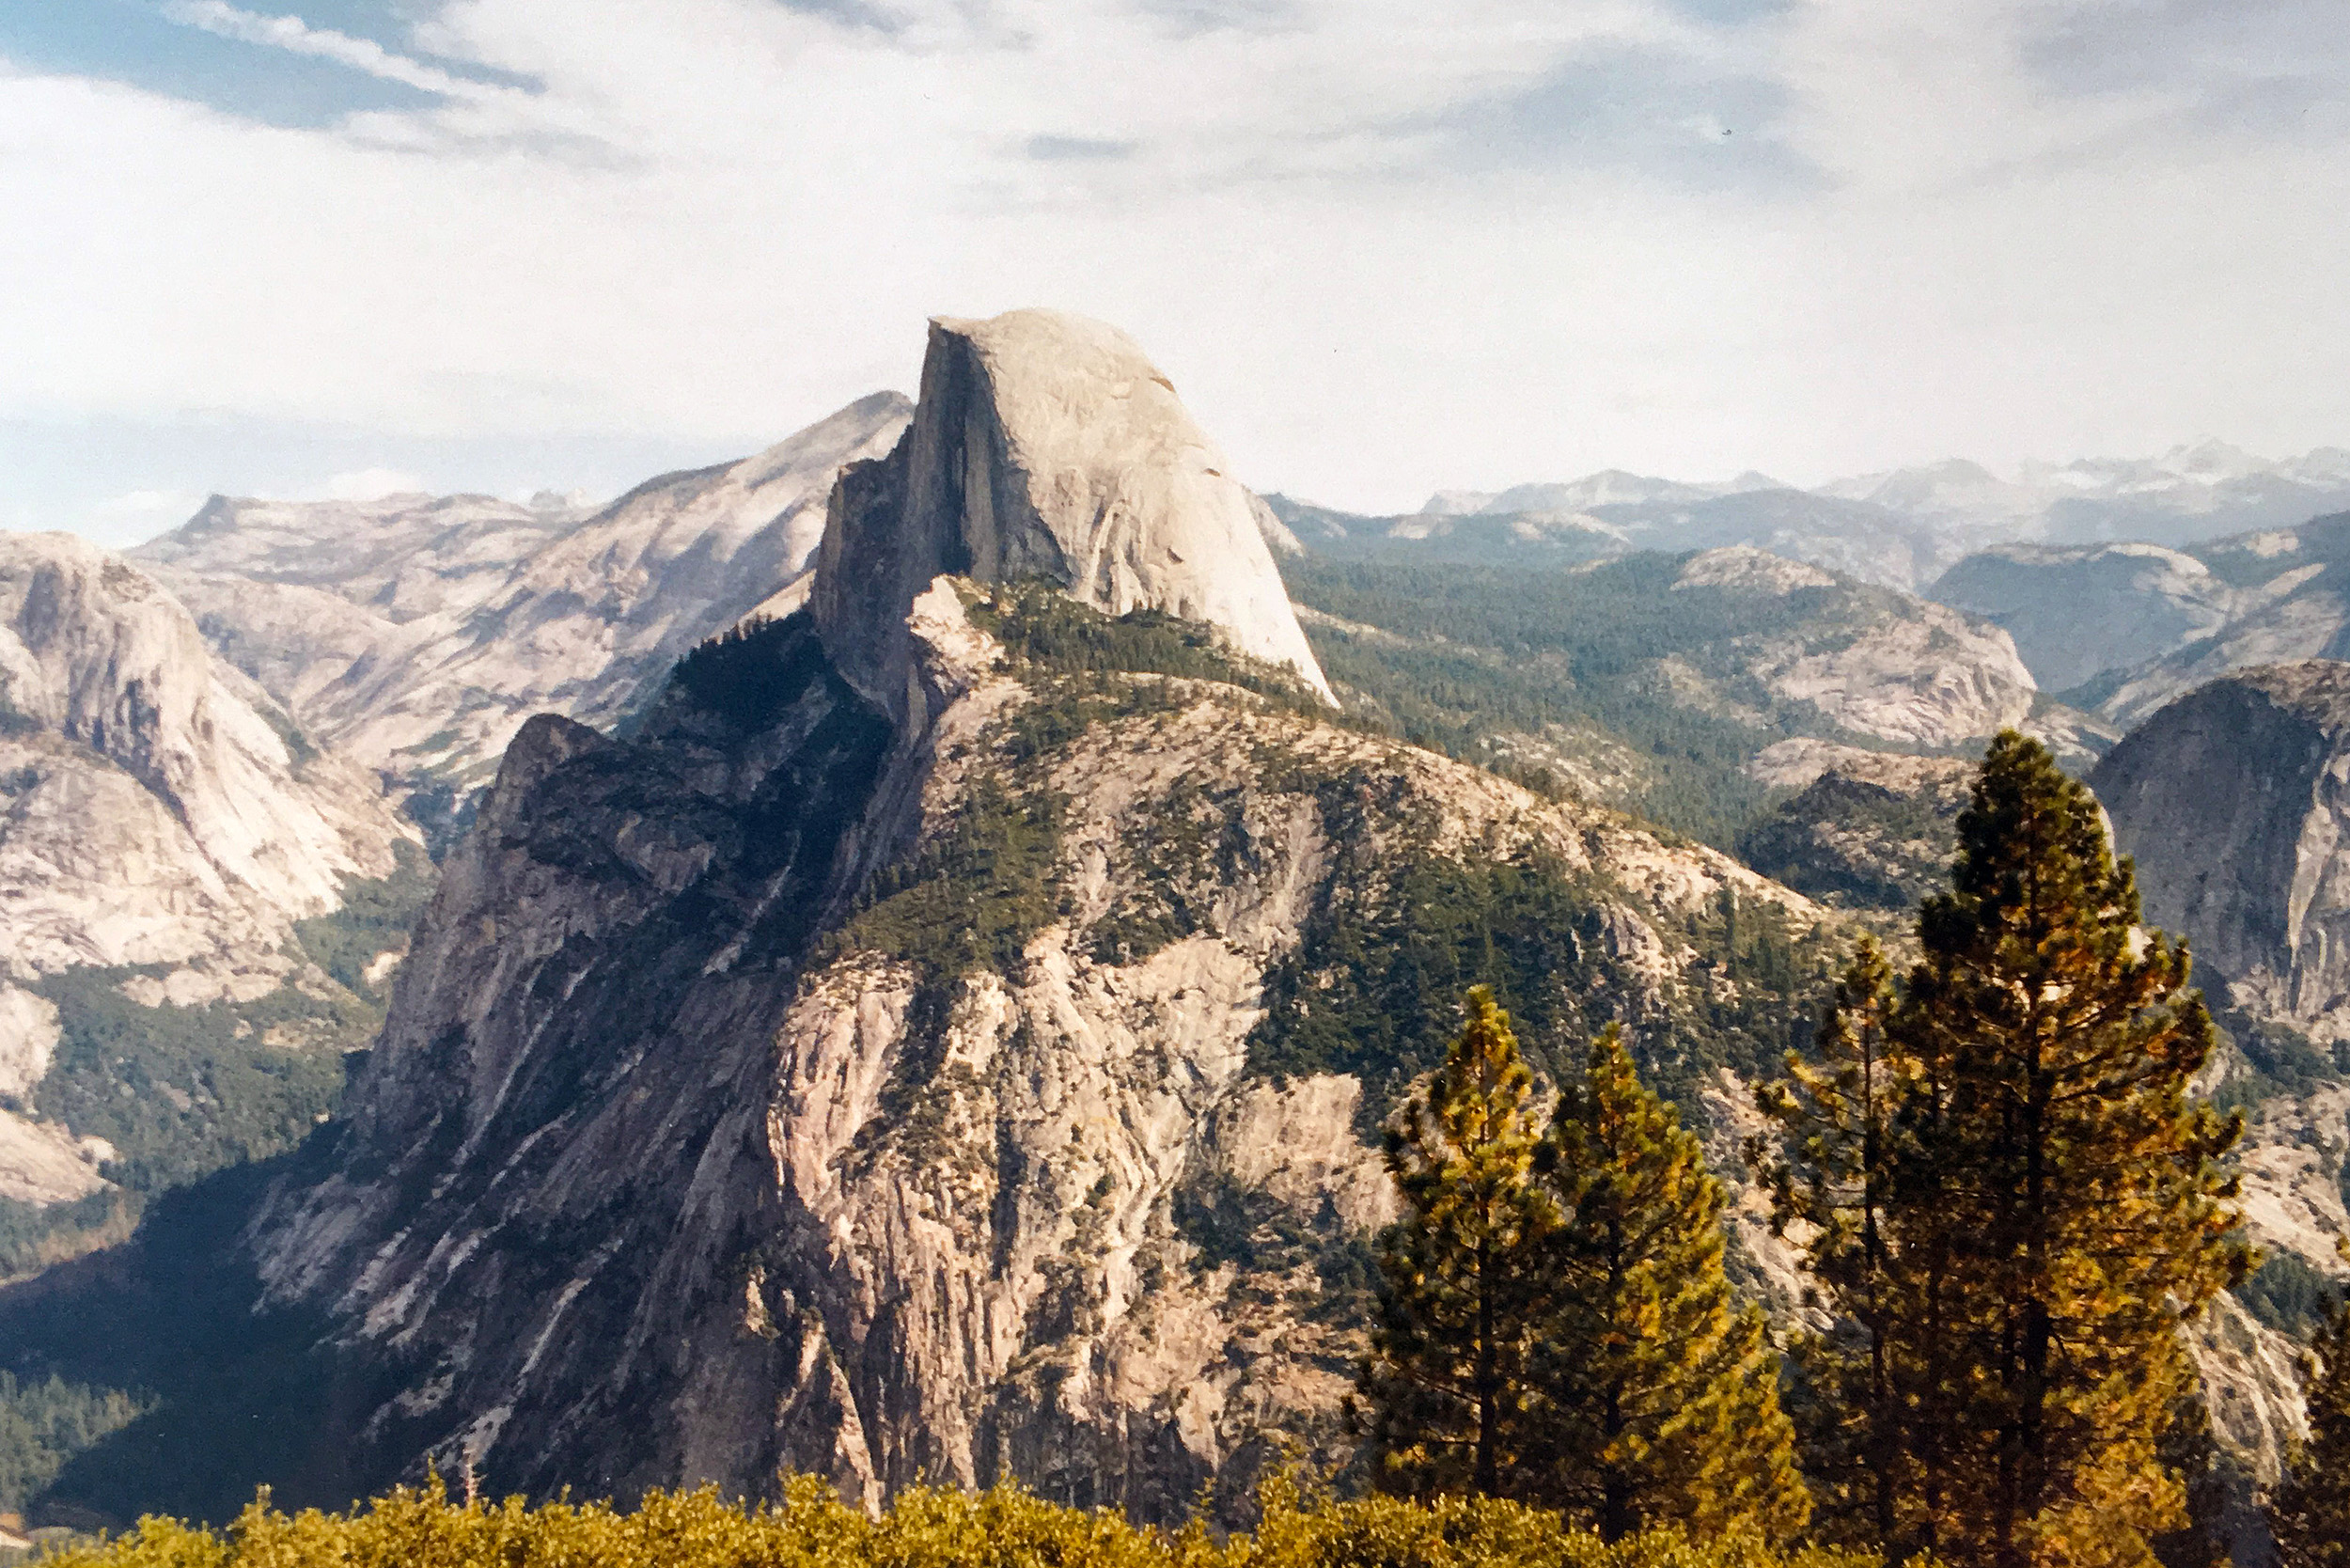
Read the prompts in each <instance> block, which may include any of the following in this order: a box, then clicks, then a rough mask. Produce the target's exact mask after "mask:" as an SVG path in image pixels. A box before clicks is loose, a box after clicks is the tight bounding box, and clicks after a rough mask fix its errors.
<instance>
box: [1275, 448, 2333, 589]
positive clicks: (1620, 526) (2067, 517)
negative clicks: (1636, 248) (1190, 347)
mask: <svg viewBox="0 0 2350 1568" xmlns="http://www.w3.org/2000/svg"><path fill="white" fill-rule="evenodd" d="M1268 500H1269V501H1270V502H1271V504H1272V507H1273V510H1274V512H1275V513H1276V515H1277V516H1278V517H1279V518H1280V519H1281V521H1282V523H1283V524H1285V525H1287V526H1288V527H1289V529H1290V530H1291V531H1292V532H1293V534H1294V535H1295V536H1296V537H1297V539H1298V541H1299V542H1300V543H1301V544H1302V545H1304V546H1305V547H1306V548H1308V549H1309V550H1312V551H1314V552H1315V553H1316V554H1322V555H1337V556H1342V557H1356V558H1362V557H1389V556H1397V557H1417V558H1421V559H1428V560H1444V561H1452V562H1462V563H1468V564H1475V565H1487V566H1497V565H1507V564H1511V563H1513V562H1541V563H1545V564H1553V565H1571V564H1575V563H1578V562H1581V561H1587V560H1596V559H1604V558H1606V557H1610V556H1615V555H1621V554H1624V553H1626V552H1629V551H1633V550H1712V549H1720V548H1724V547H1727V546H1734V545H1752V546H1755V547H1757V548H1760V549H1765V550H1771V551H1775V552H1777V553H1778V554H1780V555H1785V556H1792V557H1795V558H1797V559H1800V560H1807V561H1810V562H1812V563H1814V564H1815V565H1820V566H1825V567H1830V568H1833V569H1835V570H1836V571H1839V572H1849V573H1851V574H1852V575H1854V576H1857V577H1861V578H1865V579H1868V580H1870V581H1872V582H1878V583H1883V584H1885V585H1887V586H1888V587H1891V588H1910V589H1914V588H1920V587H1922V586H1923V585H1925V584H1927V583H1930V582H1932V581H1934V579H1935V578H1936V577H1938V576H1940V575H1941V574H1942V572H1945V571H1947V570H1948V569H1949V568H1950V567H1951V565H1953V564H1954V563H1956V562H1957V561H1958V560H1959V559H1960V558H1962V557H1966V556H1967V555H1970V554H1973V553H1974V552H1976V551H1979V550H1982V549H1986V548H1989V547H1991V546H1994V545H1998V544H2008V543H2018V542H2027V543H2044V544H2088V543H2099V542H2104V541H2116V540H2144V541H2153V542H2155V543H2159V544H2170V545H2177V544H2185V543H2190V542H2193V541H2201V540H2208V539H2216V538H2218V537H2220V536H2222V535H2225V534H2232V533H2237V532H2241V531H2244V530H2247V529H2254V528H2270V527H2283V526H2290V525H2294V524H2297V523H2300V522H2303V521H2305V520H2307V519H2308V518H2311V517H2312V516H2315V515H2317V514H2318V513H2321V512H2326V511H2338V510H2342V509H2344V508H2350V449H2344V448H2342V447H2320V448H2318V449H2317V450H2315V451H2312V452H2308V453H2304V454H2303V455H2301V456H2299V457H2295V458H2288V459H2285V460H2283V461H2280V462H2271V461H2269V460H2267V459H2265V458H2260V457H2256V456H2254V455H2252V454H2251V453H2249V452H2246V451H2243V450H2240V449H2239V448H2237V447H2231V446H2229V445H2227V444H2226V443H2224V442H2218V441H2205V442H2201V443H2199V444H2197V445H2194V446H2191V447H2172V448H2171V449H2170V451H2168V452H2165V453H2163V454H2162V455H2161V456H2159V457H2152V458H2084V459H2080V460H2078V461H2076V462H2073V463H2026V464H2025V465H2024V466H2023V467H2022V468H2021V469H2020V470H2019V471H2018V472H2017V473H2016V475H2015V477H2014V478H2000V477H1999V476H1998V475H1996V474H1994V473H1992V472H1991V471H1990V470H1989V469H1987V468H1985V467H1983V466H1982V464H1980V463H1970V462H1967V461H1966V460H1964V459H1952V460H1951V461H1948V462H1944V463H1930V464H1926V465H1924V466H1920V467H1914V468H1900V469H1894V470H1892V471H1890V472H1888V473H1880V474H1863V475H1858V476H1856V477H1854V478H1844V479H1837V480H1834V481H1832V482H1830V483H1828V484H1825V485H1821V486H1819V487H1818V488H1817V489H1812V490H1805V489H1801V488H1798V487H1796V486H1794V485H1791V484H1786V483H1784V482H1782V481H1780V480H1778V479H1774V478H1771V477H1770V476H1768V475H1765V474H1757V473H1747V474H1741V475H1739V476H1738V477H1737V478H1734V479H1730V480H1726V481H1723V482H1720V483H1712V484H1692V483H1687V482H1684V481H1681V480H1677V479H1666V478H1653V477H1650V476H1646V475H1640V474H1631V473H1625V472H1623V471H1622V470H1621V469H1607V470H1604V471H1602V472H1600V473H1597V474H1591V475H1588V476H1586V477H1585V478H1579V479H1574V480H1570V481H1565V482H1559V483H1539V484H1522V485H1515V486H1512V488H1510V489H1508V490H1502V491H1495V492H1485V491H1465V490H1442V491H1438V492H1437V493H1436V494H1434V495H1431V496H1430V497H1429V498H1428V500H1427V502H1426V503H1425V504H1424V505H1423V506H1422V507H1421V508H1420V510H1418V511H1417V512H1413V513H1408V514H1402V515H1397V516H1387V517H1375V516H1368V515H1364V514H1360V513H1351V512H1343V511H1337V510H1331V509H1329V508H1326V507H1318V506H1315V505H1313V504H1312V503H1310V502H1305V501H1298V500H1294V499H1293V498H1290V497H1286V496H1271V497H1268Z"/></svg>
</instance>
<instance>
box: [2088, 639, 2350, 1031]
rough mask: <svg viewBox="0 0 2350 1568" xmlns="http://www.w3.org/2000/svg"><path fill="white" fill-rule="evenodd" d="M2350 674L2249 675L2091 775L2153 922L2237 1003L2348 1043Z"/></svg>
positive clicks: (2292, 669)
mask: <svg viewBox="0 0 2350 1568" xmlns="http://www.w3.org/2000/svg"><path fill="white" fill-rule="evenodd" d="M2346 740H2350V665H2343V664H2339V663H2335V662H2333V661H2330V660H2311V661H2308V662H2306V663H2302V664H2296V665H2279V666H2272V667H2269V668H2265V669H2255V670H2248V671H2244V672H2242V673H2239V674H2236V675H2233V676H2231V677H2229V678H2228V679H2226V680H2223V681H2215V682H2212V683H2211V684H2210V685H2208V686H2205V687H2203V688H2202V689H2201V690H2200V691H2197V692H2195V693H2193V694H2192V695H2190V696H2188V697H2186V698H2181V699H2180V700H2178V701H2176V702H2174V703H2172V704H2170V706H2169V707H2168V708H2165V709H2164V710H2163V711H2162V712H2161V713H2157V714H2155V715H2154V717H2153V718H2152V719H2149V720H2148V721H2147V722H2146V723H2145V724H2143V725H2142V726H2140V727H2139V729H2136V730H2135V731H2133V732H2132V733H2131V734H2130V735H2129V736H2128V737H2127V738H2126V739H2125V740H2123V743H2122V744H2121V745H2118V746H2116V747H2115V748H2114V749H2113V751H2112V752H2111V753H2109V754H2108V755H2107V758H2106V759H2105V760H2104V761H2103V762H2102V763H2100V764H2099V765H2098V767H2097V769H2096V771H2095V772H2094V773H2092V775H2091V776H2090V784H2091V787H2092V788H2093V789H2094V790H2095V791H2096V792H2097V797H2098V799H2099V800H2101V801H2103V802H2104V803H2105V807H2106V809H2107V812H2108V813H2110V814H2111V817H2112V820H2113V829H2114V838H2115V842H2116V844H2117V846H2118V847H2119V848H2120V850H2121V851H2122V853H2123V854H2125V855H2135V856H2136V857H2137V860H2138V880H2139V888H2140V889H2141V891H2142V894H2143V897H2144V900H2145V907H2146V917H2147V919H2148V920H2149V921H2150V922H2151V923H2152V924H2154V925H2157V926H2161V927H2163V928H2164V929H2166V930H2169V931H2173V932H2179V933H2185V934H2186V936H2187V937H2189V938H2190V939H2191V940H2192V941H2193V943H2194V949H2195V956H2196V958H2197V960H2198V961H2199V964H2201V965H2202V966H2205V967H2206V968H2207V969H2208V970H2216V971H2217V973H2218V974H2219V975H2221V976H2223V977H2225V980H2226V981H2227V985H2228V999H2229V1000H2230V1001H2231V1002H2232V1003H2233V1005H2234V1006H2236V1007H2238V1008H2240V1009H2242V1010H2243V1011H2246V1012H2248V1013H2251V1014H2253V1015H2254V1016H2257V1017H2262V1018H2266V1019H2272V1020H2276V1021H2278V1022H2281V1023H2286V1024H2289V1025H2291V1026H2292V1027H2295V1028H2297V1029H2299V1030H2301V1031H2302V1032H2304V1033H2306V1034H2308V1035H2309V1036H2311V1038H2312V1039H2314V1040H2318V1041H2321V1042H2329V1041H2336V1040H2345V1039H2350V946H2346V945H2345V944H2350V845H2346V844H2345V840H2346V839H2350V745H2345V741H2346Z"/></svg>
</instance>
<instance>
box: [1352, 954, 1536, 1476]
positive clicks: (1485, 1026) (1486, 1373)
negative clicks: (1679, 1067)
mask: <svg viewBox="0 0 2350 1568" xmlns="http://www.w3.org/2000/svg"><path fill="white" fill-rule="evenodd" d="M1532 1091H1533V1077H1532V1074H1530V1073H1529V1072H1528V1070H1527V1067H1526V1064H1525V1062H1524V1061H1522V1060H1521V1059H1520V1058H1519V1055H1518V1043H1517V1038H1516V1036H1515V1035H1513V1034H1512V1032H1511V1030H1510V1016H1509V1014H1508V1013H1506V1012H1504V1011H1501V1009H1500V1008H1499V1007H1497V1006H1496V1004H1495V1002H1494V996H1493V992H1492V991H1491V990H1490V989H1488V988H1487V987H1484V986H1479V987H1477V988H1476V989H1474V990H1472V991H1471V992H1470V993H1469V994H1468V1021H1467V1023H1466V1025H1465V1027H1463V1028H1462V1030H1461V1033H1460V1035H1459V1037H1458V1038H1457V1039H1455V1040H1454V1041H1453V1043H1452V1045H1451V1049H1450V1050H1449V1053H1448V1054H1447V1056H1446V1058H1445V1064H1444V1066H1443V1067H1442V1068H1441V1069H1440V1070H1439V1071H1438V1072H1437V1073H1436V1074H1435V1076H1434V1081H1432V1082H1431V1083H1430V1085H1429V1086H1428V1089H1427V1090H1426V1092H1425V1093H1424V1094H1421V1095H1418V1096H1416V1097H1415V1098H1414V1099H1413V1100H1412V1101H1410V1102H1409V1103H1408V1104H1406V1105H1405V1106H1404V1107H1403V1110H1402V1114H1401V1115H1400V1116H1399V1117H1398V1119H1397V1121H1395V1123H1394V1124H1393V1125H1392V1126H1391V1127H1390V1130H1389V1132H1388V1135H1387V1169H1388V1171H1389V1172H1390V1173H1391V1174H1392V1175H1393V1176H1394V1178H1395V1183H1396V1186H1397V1189H1398V1190H1399V1191H1400V1192H1401V1194H1402V1199H1403V1216H1402V1219H1401V1221H1399V1222H1398V1223H1397V1224H1396V1225H1395V1226H1393V1227H1392V1228H1390V1229H1389V1230H1388V1231H1387V1234H1386V1235H1384V1236H1383V1237H1382V1238H1381V1241H1380V1248H1379V1267H1380V1272H1381V1274H1382V1276H1383V1277H1384V1285H1385V1289H1384V1290H1383V1291H1382V1293H1381V1309H1380V1321H1379V1323H1378V1325H1376V1326H1375V1327H1374V1329H1373V1330H1372V1334H1371V1355H1370V1356H1369V1357H1368V1359H1367V1360H1366V1361H1365V1363H1364V1366H1363V1370H1362V1376H1361V1380H1360V1386H1361V1391H1362V1393H1363V1394H1364V1396H1365V1397H1366V1398H1367V1399H1368V1401H1369V1403H1370V1404H1371V1411H1372V1424H1371V1438H1372V1441H1373V1443H1374V1445H1375V1450H1376V1452H1377V1455H1378V1463H1379V1472H1378V1480H1379V1482H1380V1484H1381V1485H1383V1486H1386V1487H1387V1488H1389V1489H1391V1490H1396V1491H1401V1492H1404V1493H1407V1494H1415V1495H1417V1494H1424V1493H1428V1492H1437V1491H1464V1490H1465V1491H1473V1492H1477V1493H1481V1494H1482V1495H1484V1496H1487V1497H1528V1481H1529V1480H1530V1478H1531V1477H1532V1476H1533V1474H1534V1473H1535V1470H1536V1468H1537V1466H1535V1465H1534V1463H1533V1458H1534V1456H1533V1455H1532V1454H1531V1452H1530V1451H1529V1444H1530V1443H1531V1442H1532V1441H1533V1436H1532V1432H1531V1428H1530V1423H1529V1406H1530V1404H1531V1396H1530V1390H1529V1388H1528V1353H1529V1351H1530V1349H1531V1347H1532V1344H1533V1340H1534V1333H1535V1324H1536V1320H1537V1317H1538V1314H1539V1313H1540V1311H1541V1308H1542V1296H1543V1291H1542V1279H1541V1277H1540V1274H1539V1272H1538V1271H1539V1267H1540V1264H1541V1262H1542V1256H1543V1255H1542V1251H1541V1244H1542V1242H1543V1239H1544V1238H1545V1237H1546V1236H1547V1235H1548V1234H1549V1233H1550V1232H1551V1231H1553V1230H1554V1229H1555V1228H1556V1227H1557V1225H1558V1218H1559V1216H1558V1209H1557V1206H1556V1205H1555V1204H1554V1203H1553V1202H1552V1201H1551V1200H1550V1199H1549V1197H1548V1195H1547V1194H1546V1193H1545V1192H1544V1191H1543V1189H1542V1187H1541V1186H1540V1185H1539V1184H1537V1183H1536V1182H1535V1181H1534V1180H1533V1164H1534V1155H1535V1150H1536V1147H1537V1145H1538V1144H1540V1142H1541V1141H1542V1129H1541V1125H1540V1122H1539V1121H1538V1119H1537V1118H1536V1117H1535V1116H1534V1114H1533V1113H1532V1112H1531V1110H1530V1108H1529V1105H1528V1100H1529V1098H1530V1096H1531V1094H1532Z"/></svg>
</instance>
